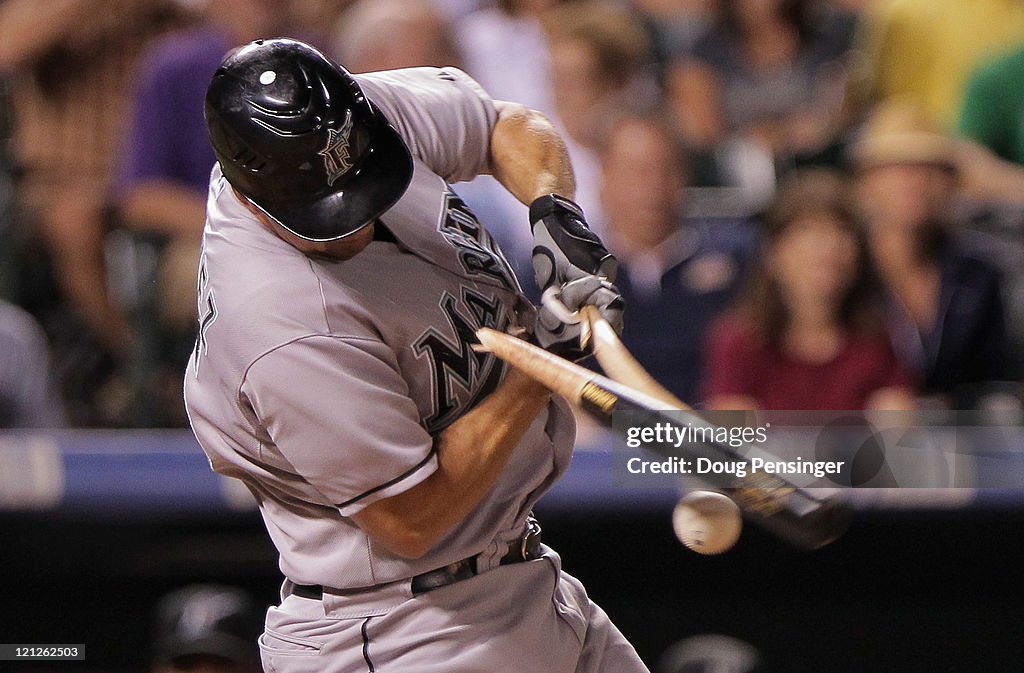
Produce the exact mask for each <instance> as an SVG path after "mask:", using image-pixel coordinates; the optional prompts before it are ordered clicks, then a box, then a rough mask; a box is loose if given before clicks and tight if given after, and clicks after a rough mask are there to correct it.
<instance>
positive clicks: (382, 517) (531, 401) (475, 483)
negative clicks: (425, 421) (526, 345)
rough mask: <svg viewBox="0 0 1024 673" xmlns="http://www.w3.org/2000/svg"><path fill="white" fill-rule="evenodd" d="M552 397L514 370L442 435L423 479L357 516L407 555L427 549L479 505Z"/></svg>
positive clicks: (388, 544)
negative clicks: (434, 467) (432, 465)
mask: <svg viewBox="0 0 1024 673" xmlns="http://www.w3.org/2000/svg"><path fill="white" fill-rule="evenodd" d="M549 399H550V393H549V392H548V391H547V390H546V389H545V388H543V387H541V386H540V385H538V384H536V383H534V382H533V381H532V380H530V379H528V378H527V377H525V376H523V375H522V374H520V373H519V372H517V371H515V370H513V371H511V372H509V374H508V376H506V377H505V380H504V381H503V382H502V384H501V385H500V386H499V387H498V389H497V390H495V391H494V393H492V394H491V395H490V396H488V397H487V398H486V399H485V400H483V401H482V402H481V403H480V404H479V405H477V407H476V408H474V409H473V410H472V411H470V412H469V413H467V414H465V415H464V416H462V417H461V418H460V419H459V420H457V421H456V422H455V423H453V424H452V425H451V426H449V427H448V428H447V429H446V430H445V431H444V432H443V433H441V436H440V437H439V446H438V468H437V470H436V471H435V472H434V473H433V474H432V475H430V476H429V477H428V478H427V479H425V480H424V481H423V482H422V483H420V484H418V485H417V486H414V487H413V488H411V489H409V490H408V491H405V492H404V493H401V494H399V495H396V496H393V497H391V498H387V499H385V500H382V501H380V502H377V503H374V504H373V505H370V506H369V507H367V508H366V509H364V510H363V511H361V512H359V513H358V514H356V515H355V517H354V518H355V520H356V523H358V524H359V526H360V527H361V528H363V530H365V531H366V532H367V534H368V535H370V537H371V538H372V539H374V541H376V542H378V543H380V544H382V545H383V546H384V547H386V548H387V549H388V550H390V551H392V552H394V553H396V554H398V555H400V556H404V557H408V558H416V557H419V556H422V555H423V554H425V553H426V552H427V551H428V550H429V549H430V548H431V547H432V546H433V545H434V544H435V543H436V542H437V540H439V539H440V538H441V537H442V536H443V535H445V534H446V533H448V532H449V531H450V530H452V529H453V528H454V527H455V526H456V525H457V524H458V523H459V522H460V521H462V520H463V519H465V518H466V516H468V515H469V513H470V512H471V511H472V510H473V509H474V508H475V507H476V506H477V505H479V504H480V501H481V500H482V499H483V497H484V495H485V494H486V493H487V491H488V490H489V489H490V488H491V487H492V486H493V485H494V483H495V482H496V481H497V479H498V476H499V475H500V474H501V471H502V469H503V468H504V467H505V463H506V462H507V461H508V458H509V456H510V455H511V453H512V450H513V449H514V448H515V446H516V444H518V443H519V440H520V439H521V438H522V436H523V433H524V432H525V431H526V428H527V427H529V425H530V423H531V422H532V421H533V419H534V417H535V416H536V415H537V413H538V412H539V411H540V410H541V409H542V408H543V407H544V405H545V404H546V403H547V402H548V400H549Z"/></svg>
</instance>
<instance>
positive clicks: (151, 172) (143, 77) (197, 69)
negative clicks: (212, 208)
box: [117, 27, 234, 194]
mask: <svg viewBox="0 0 1024 673" xmlns="http://www.w3.org/2000/svg"><path fill="white" fill-rule="evenodd" d="M233 46H234V45H232V44H230V43H229V41H228V38H227V37H225V36H224V35H222V34H221V33H220V32H219V31H218V30H216V29H214V28H211V27H199V28H195V29H191V30H187V31H183V32H179V33H175V34H174V35H171V36H168V37H167V38H164V39H163V40H161V41H160V42H158V43H157V44H156V45H155V46H154V47H153V49H152V50H151V52H150V53H149V54H148V56H147V57H146V59H145V61H144V63H143V65H142V68H141V71H140V79H139V87H138V89H137V91H136V94H135V100H134V105H133V110H132V123H131V131H130V133H129V135H128V144H127V145H126V147H125V150H124V151H125V154H124V157H123V160H122V165H121V171H120V174H119V176H118V178H119V179H118V184H117V187H118V192H119V193H121V194H123V193H124V192H125V191H126V190H127V189H129V188H130V187H132V186H134V185H136V184H138V183H140V182H143V181H145V180H149V179H164V180H174V181H177V182H180V183H182V184H184V185H187V186H189V187H193V188H195V189H196V191H198V192H205V191H206V189H207V186H208V185H209V181H210V170H211V169H212V168H213V164H214V161H215V160H214V157H213V150H212V149H211V148H210V141H209V138H208V137H207V134H206V123H205V122H204V120H203V99H204V97H205V96H206V86H207V84H209V82H210V78H211V77H212V76H213V73H214V71H216V70H217V66H218V65H220V62H221V60H222V59H223V58H224V55H225V54H226V53H227V52H228V51H229V50H230V49H231V48H232V47H233Z"/></svg>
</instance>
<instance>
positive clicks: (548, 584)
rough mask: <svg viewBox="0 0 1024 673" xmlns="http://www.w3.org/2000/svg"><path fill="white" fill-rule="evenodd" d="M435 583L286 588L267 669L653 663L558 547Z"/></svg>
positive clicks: (631, 670) (636, 669)
mask: <svg viewBox="0 0 1024 673" xmlns="http://www.w3.org/2000/svg"><path fill="white" fill-rule="evenodd" d="M543 551H544V553H543V557H542V558H539V559H535V560H533V561H526V562H523V563H517V564H514V565H508V566H500V567H497V568H494V569H493V570H490V571H487V572H485V573H482V574H480V575H477V576H475V577H472V578H470V579H467V580H463V581H461V582H456V583H454V584H450V585H448V586H445V587H442V588H440V589H435V590H434V591H431V592H428V593H424V594H420V595H416V596H414V595H412V593H411V590H410V588H409V583H408V582H401V583H395V584H393V585H388V586H385V587H376V588H374V589H373V590H372V591H367V592H364V593H361V594H355V595H353V594H347V595H344V596H337V595H333V594H326V593H325V594H324V596H323V599H322V600H315V599H311V598H304V597H301V596H296V595H294V594H291V593H290V590H289V587H290V586H291V585H290V582H285V585H284V588H283V589H282V601H281V605H280V606H277V607H272V608H270V610H269V611H268V612H267V623H266V631H265V632H264V634H263V635H262V636H261V637H260V643H259V644H260V651H261V654H262V657H263V667H264V670H265V671H266V672H267V673H314V672H315V673H396V672H400V671H401V672H409V673H414V672H415V673H505V672H508V673H513V672H514V673H648V671H647V667H646V666H644V664H643V662H641V661H640V658H639V657H638V656H637V654H636V651H635V650H634V649H633V647H632V646H631V645H630V644H629V643H628V642H627V641H626V639H625V638H624V637H623V635H622V633H620V632H619V630H618V629H617V628H616V627H615V625H614V624H612V623H611V621H610V620H609V619H608V616H607V615H606V614H605V612H604V611H603V610H602V609H601V608H600V607H598V606H597V605H595V604H594V603H593V602H591V600H590V599H589V598H588V597H587V594H586V591H585V590H584V588H583V585H582V584H580V582H579V580H577V579H576V578H574V577H572V576H570V575H568V574H566V573H563V572H562V570H561V560H560V559H559V557H558V555H557V554H556V553H555V552H553V551H552V550H551V549H549V548H547V547H544V548H543Z"/></svg>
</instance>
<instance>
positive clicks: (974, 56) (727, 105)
mask: <svg viewBox="0 0 1024 673" xmlns="http://www.w3.org/2000/svg"><path fill="white" fill-rule="evenodd" d="M281 35H288V36H293V37H298V38H301V39H304V40H306V41H309V42H312V43H313V44H316V45H318V46H319V47H320V48H322V49H323V50H324V51H325V52H327V53H328V54H330V55H331V56H333V57H334V58H335V59H336V60H338V61H339V62H340V63H342V64H343V65H344V66H345V67H347V68H348V69H349V70H351V71H353V72H367V71H372V70H378V69H387V68H400V67H414V66H428V65H429V66H444V65H455V66H458V67H461V68H463V69H464V70H466V71H467V72H468V73H469V74H470V75H472V76H473V77H475V78H476V79H477V80H478V81H479V82H481V84H483V86H484V87H485V88H486V89H487V90H488V91H489V92H490V93H491V95H492V96H494V97H495V98H498V99H505V100H514V101H518V102H522V103H525V104H527V105H529V106H531V107H533V108H536V109H538V110H540V111H542V112H544V113H545V114H546V115H547V116H548V117H549V118H550V119H551V120H552V121H553V122H554V123H555V124H556V126H558V127H559V128H560V129H561V131H562V132H563V134H564V136H565V138H566V141H567V144H568V146H569V150H570V154H571V156H572V158H573V164H574V167H575V171H576V177H577V182H578V190H577V194H576V197H577V201H578V202H579V203H580V205H581V206H582V207H583V209H584V211H585V212H586V214H587V218H588V221H589V222H590V224H591V226H592V227H593V228H594V229H595V230H596V231H597V232H598V233H599V234H600V235H601V236H602V237H603V238H604V240H605V241H606V243H607V244H608V246H609V248H610V249H611V250H612V251H613V252H614V253H615V254H616V255H617V256H618V257H619V260H620V266H621V269H620V274H619V278H618V281H617V284H618V285H619V287H620V288H621V289H622V292H623V294H624V296H625V299H626V305H627V312H626V331H625V334H624V338H625V340H626V343H627V345H628V346H629V347H630V349H631V350H633V352H634V353H635V354H636V355H637V356H638V359H639V360H640V361H641V363H642V364H644V365H645V366H646V367H647V368H648V369H649V370H650V371H651V372H652V373H653V374H654V376H655V378H657V379H658V380H660V381H662V382H663V383H664V384H665V385H666V386H667V387H669V388H670V389H671V390H672V391H673V392H674V393H675V394H676V395H677V396H679V397H681V398H682V399H684V400H687V401H690V402H692V403H694V404H698V405H703V406H706V407H710V408H746V409H750V408H763V409H873V408H893V409H906V408H913V407H920V406H925V407H929V408H930V407H934V406H941V407H946V408H978V407H986V406H999V407H1007V406H1009V407H1012V408H1016V409H1019V408H1020V407H1021V399H1022V395H1021V384H1020V381H1021V380H1022V361H1021V358H1020V353H1021V345H1022V343H1024V301H1022V297H1024V262H1022V259H1024V256H1022V253H1024V166H1022V163H1024V2H1021V1H1020V0H972V1H971V2H969V3H968V2H963V1H962V0H561V1H560V0H489V1H488V0H49V1H48V2H37V1H36V0H0V141H2V142H0V238H2V245H0V253H2V254H0V296H2V297H3V299H4V303H3V305H2V306H0V339H2V340H4V342H5V347H4V348H2V349H0V423H2V425H5V426H8V427H25V426H29V427H31V426H36V427H40V426H59V425H65V424H67V425H72V426H79V427H95V426H107V427H129V426H150V427H152V426H180V425H183V424H185V423H186V419H185V418H184V411H183V407H182V403H181V399H180V397H181V396H180V379H181V372H182V370H183V367H184V362H185V360H186V359H187V356H188V353H189V351H190V349H191V347H192V343H193V336H194V330H195V314H196V309H195V292H194V289H193V288H194V284H195V274H196V262H197V259H198V255H199V246H200V234H201V230H202V226H203V220H204V204H205V196H206V187H207V179H208V176H209V171H210V168H211V166H212V164H213V161H214V160H213V154H212V151H211V150H210V148H209V146H208V143H207V139H206V131H205V126H204V123H203V117H202V99H203V95H204V92H205V87H206V84H207V82H208V81H209V78H210V76H211V75H212V73H213V71H214V70H215V68H216V67H217V65H218V63H219V62H220V59H221V57H222V56H223V55H224V54H225V52H227V51H228V50H229V49H231V48H232V47H234V46H236V45H239V44H242V43H245V42H247V41H249V40H251V39H255V38H258V37H268V36H281ZM455 189H456V191H457V192H458V193H459V194H460V195H461V196H462V198H463V199H464V200H465V201H466V202H467V203H468V204H469V205H470V207H472V208H473V209H474V211H475V212H476V213H477V215H478V216H479V218H480V220H481V221H482V222H483V223H484V224H485V226H487V227H488V228H489V229H491V230H492V233H493V234H494V235H495V237H496V238H497V239H498V240H499V241H500V243H501V244H502V247H503V249H504V250H505V252H506V254H507V256H508V257H509V258H510V261H511V262H512V263H513V265H514V266H515V267H516V268H517V270H518V271H519V272H520V275H521V277H522V278H523V280H524V285H526V286H528V288H529V290H528V291H529V292H532V293H533V294H534V297H535V298H536V289H535V288H533V287H532V285H531V280H530V279H531V278H532V271H531V265H530V249H531V245H532V243H531V239H530V234H529V227H528V222H527V214H526V208H525V207H524V206H523V205H522V204H519V203H517V202H516V201H515V200H514V199H513V198H512V197H511V196H509V195H508V194H507V193H505V192H504V190H502V189H501V188H500V187H499V186H498V185H497V183H496V182H495V181H494V180H493V179H491V178H489V177H486V176H485V177H481V178H478V179H477V180H474V181H473V182H470V183H464V184H459V185H456V186H455Z"/></svg>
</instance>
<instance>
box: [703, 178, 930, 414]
mask: <svg viewBox="0 0 1024 673" xmlns="http://www.w3.org/2000/svg"><path fill="white" fill-rule="evenodd" d="M850 198H851V197H850V194H849V190H848V188H847V186H846V184H845V182H844V181H843V180H842V178H841V177H839V176H838V175H836V174H835V173H832V172H830V171H825V170H814V171H808V172H805V173H803V174H799V175H797V176H795V177H794V178H793V179H792V180H791V181H790V182H788V183H787V184H786V185H784V186H783V187H782V189H781V190H780V192H779V194H778V197H777V198H776V200H775V201H774V202H773V204H772V205H771V206H770V208H769V210H768V212H767V213H766V215H765V217H764V221H763V225H764V239H763V246H762V252H761V256H760V259H759V262H758V265H757V268H755V270H754V272H753V276H752V278H751V283H750V286H749V287H748V289H747V292H746V293H745V294H744V295H743V296H742V297H741V298H740V301H739V303H738V305H737V306H736V307H735V308H734V309H733V310H732V311H730V312H729V313H727V314H726V315H725V316H724V317H723V318H721V319H720V320H719V322H718V323H717V324H716V326H715V327H714V328H713V329H712V331H711V333H710V336H709V340H708V355H707V357H706V359H705V364H706V371H705V374H704V376H705V381H707V384H706V390H705V402H706V406H707V407H708V408H712V409H793V410H822V409H833V410H847V409H881V408H885V409H908V408H911V407H912V406H913V396H912V392H911V389H910V382H909V376H908V374H907V373H906V370H905V369H904V368H903V366H902V365H901V364H900V363H899V362H898V361H897V360H896V356H895V355H894V353H893V351H892V348H891V346H890V342H889V339H888V336H887V334H886V332H885V328H884V318H883V314H882V309H881V304H880V296H879V286H878V281H877V279H876V277H875V273H874V271H873V268H872V267H871V263H870V260H869V258H868V255H867V248H866V245H865V240H864V233H863V231H862V229H861V226H860V223H859V221H858V219H857V218H856V216H855V215H854V210H853V205H852V203H851V201H850Z"/></svg>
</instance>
